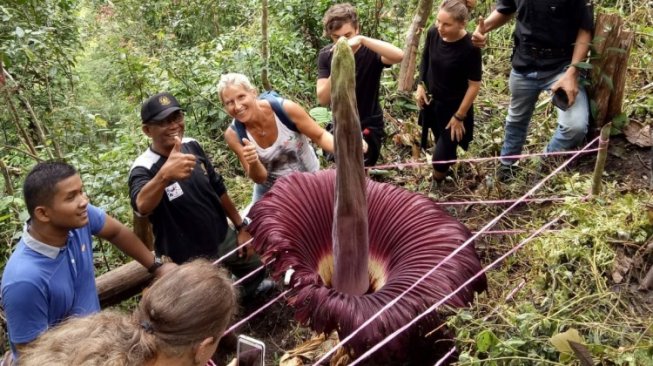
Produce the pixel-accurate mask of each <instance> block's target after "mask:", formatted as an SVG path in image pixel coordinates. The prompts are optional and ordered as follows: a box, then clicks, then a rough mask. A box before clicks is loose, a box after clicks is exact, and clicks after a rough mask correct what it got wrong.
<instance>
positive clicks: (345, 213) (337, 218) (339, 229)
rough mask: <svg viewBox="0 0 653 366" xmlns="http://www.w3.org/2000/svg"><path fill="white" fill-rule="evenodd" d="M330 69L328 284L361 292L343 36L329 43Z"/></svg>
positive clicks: (359, 180) (355, 146)
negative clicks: (332, 183)
mask: <svg viewBox="0 0 653 366" xmlns="http://www.w3.org/2000/svg"><path fill="white" fill-rule="evenodd" d="M331 70H332V71H331V110H332V111H333V120H334V124H335V150H336V151H335V155H336V195H335V209H334V218H333V231H332V238H333V257H334V274H333V282H332V284H333V288H334V289H335V290H336V291H339V292H342V293H345V294H349V295H363V294H364V293H366V292H367V290H368V289H369V286H370V279H369V274H368V269H367V262H368V246H369V237H368V223H367V200H366V196H365V184H366V182H365V168H364V165H363V141H362V138H361V132H360V131H361V127H360V120H359V117H358V109H357V107H356V79H355V70H356V66H355V63H354V54H353V52H352V51H351V47H349V44H347V39H346V38H344V37H341V38H340V40H339V41H338V42H337V43H336V45H335V46H334V51H333V60H332V63H331Z"/></svg>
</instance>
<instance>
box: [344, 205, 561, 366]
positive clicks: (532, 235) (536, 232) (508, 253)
mask: <svg viewBox="0 0 653 366" xmlns="http://www.w3.org/2000/svg"><path fill="white" fill-rule="evenodd" d="M559 219H560V216H558V217H556V218H555V219H553V220H551V221H549V222H548V223H546V224H545V225H544V226H542V227H540V228H539V229H538V230H536V231H535V232H534V233H533V234H531V235H530V236H529V237H528V238H526V239H524V240H523V241H522V242H521V243H519V244H518V245H517V246H515V247H513V248H512V249H510V250H509V251H508V252H506V253H505V254H504V255H502V256H501V257H499V258H497V259H496V260H495V261H494V262H492V263H490V264H489V265H488V266H486V267H485V268H483V269H481V270H480V271H479V272H478V273H476V274H475V275H474V276H472V277H470V278H469V279H468V280H467V281H465V283H463V284H462V285H460V286H459V287H458V288H456V289H455V290H454V291H452V292H451V293H449V294H448V295H447V296H445V297H443V298H442V299H441V300H440V301H438V302H436V303H435V304H433V305H431V307H429V308H428V309H426V311H424V312H422V313H421V314H419V315H417V316H416V317H414V318H413V319H412V320H411V321H409V322H408V323H406V324H405V325H404V326H402V327H401V328H399V329H397V330H396V331H394V332H393V333H392V334H390V335H389V336H387V337H385V339H384V340H382V341H381V342H379V343H377V344H376V345H374V347H372V348H370V349H369V350H368V351H367V352H365V353H363V354H362V355H361V356H360V357H358V358H357V359H356V360H354V362H353V363H351V364H349V366H355V365H357V364H359V363H360V362H361V361H363V360H364V359H365V358H367V357H368V356H370V355H371V354H372V353H374V352H376V351H377V350H378V349H379V348H381V347H383V346H384V345H386V344H387V343H388V342H390V341H391V340H393V339H394V338H395V337H396V336H398V335H399V334H400V333H401V332H403V331H404V330H406V329H408V328H409V327H410V326H411V325H413V324H415V322H417V321H419V320H420V319H422V318H423V317H425V316H426V315H428V314H430V313H431V312H433V311H434V310H435V309H437V308H438V307H439V306H440V305H442V304H444V303H445V302H446V301H447V300H449V299H450V298H452V297H453V296H454V295H455V294H457V293H458V292H460V291H461V290H462V289H464V288H465V287H466V286H467V285H469V284H470V283H472V282H474V280H476V279H477V278H478V277H480V276H481V275H482V274H484V273H485V272H487V271H488V270H489V269H491V268H494V267H495V266H496V265H497V264H499V263H501V262H502V261H503V260H504V259H506V258H507V257H508V256H510V255H512V254H513V253H515V252H516V251H517V250H519V249H521V248H522V247H523V246H524V245H526V244H527V243H528V242H530V241H531V240H533V239H534V238H535V237H536V236H537V235H539V234H540V233H541V232H542V231H544V230H545V229H547V228H548V227H549V226H551V225H553V224H554V223H555V222H556V221H558V220H559Z"/></svg>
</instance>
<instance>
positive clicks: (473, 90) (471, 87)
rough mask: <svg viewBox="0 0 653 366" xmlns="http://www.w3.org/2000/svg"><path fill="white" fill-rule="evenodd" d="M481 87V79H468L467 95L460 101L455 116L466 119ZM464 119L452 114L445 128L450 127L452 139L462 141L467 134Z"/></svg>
mask: <svg viewBox="0 0 653 366" xmlns="http://www.w3.org/2000/svg"><path fill="white" fill-rule="evenodd" d="M480 89H481V82H480V81H472V80H469V81H468V87H467V91H466V92H465V96H464V97H463V101H462V102H461V103H460V106H458V110H457V111H456V113H455V114H454V116H458V117H460V119H462V120H463V121H464V119H465V117H466V116H467V112H469V108H470V107H471V106H472V103H474V100H475V99H476V96H477V95H478V91H479V90H480ZM463 121H460V120H459V119H458V118H456V117H453V116H452V117H451V119H450V120H449V123H448V124H447V126H446V127H445V129H450V132H451V140H452V141H462V139H463V135H464V134H465V124H464V122H463Z"/></svg>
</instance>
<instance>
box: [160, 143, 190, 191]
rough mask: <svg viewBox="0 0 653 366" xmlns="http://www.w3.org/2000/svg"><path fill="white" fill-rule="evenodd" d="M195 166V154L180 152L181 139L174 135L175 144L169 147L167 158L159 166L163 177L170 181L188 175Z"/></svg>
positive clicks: (182, 178) (181, 178)
mask: <svg viewBox="0 0 653 366" xmlns="http://www.w3.org/2000/svg"><path fill="white" fill-rule="evenodd" d="M194 168H195V155H193V154H184V153H182V152H181V139H180V138H179V137H175V144H174V145H173V146H172V149H170V153H169V154H168V160H166V162H165V163H164V164H163V166H162V167H161V172H162V173H163V177H164V178H165V179H166V180H167V181H169V182H171V181H175V180H184V179H187V178H188V177H190V175H191V174H192V172H193V169H194Z"/></svg>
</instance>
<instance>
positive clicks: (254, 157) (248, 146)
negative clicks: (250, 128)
mask: <svg viewBox="0 0 653 366" xmlns="http://www.w3.org/2000/svg"><path fill="white" fill-rule="evenodd" d="M243 145H244V146H243V157H244V158H245V161H246V162H247V164H249V165H252V164H256V162H258V161H259V160H258V153H257V152H256V145H255V144H254V142H252V141H249V140H248V139H246V138H244V139H243Z"/></svg>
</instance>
